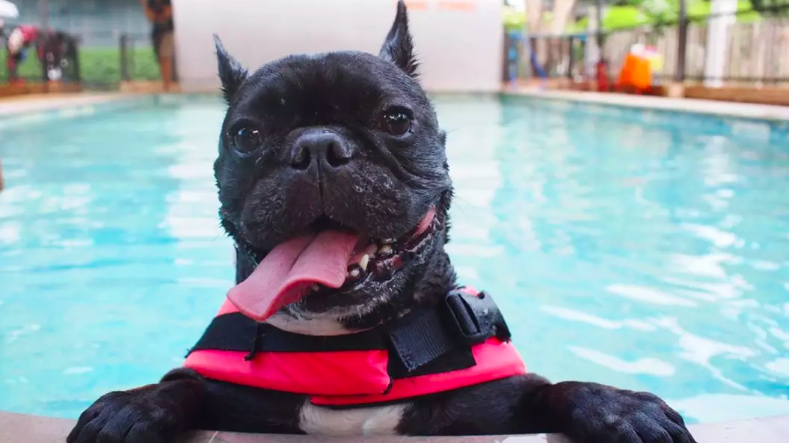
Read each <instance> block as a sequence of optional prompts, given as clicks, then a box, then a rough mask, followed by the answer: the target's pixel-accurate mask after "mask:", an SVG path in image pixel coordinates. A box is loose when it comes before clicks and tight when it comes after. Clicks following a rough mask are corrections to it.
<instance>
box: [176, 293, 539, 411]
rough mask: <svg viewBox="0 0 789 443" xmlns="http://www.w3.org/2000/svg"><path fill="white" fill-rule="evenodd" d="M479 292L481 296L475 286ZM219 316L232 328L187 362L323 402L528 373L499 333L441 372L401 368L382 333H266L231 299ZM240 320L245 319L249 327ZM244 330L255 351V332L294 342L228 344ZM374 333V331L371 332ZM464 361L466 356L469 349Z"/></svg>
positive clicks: (414, 392) (395, 396) (210, 374)
mask: <svg viewBox="0 0 789 443" xmlns="http://www.w3.org/2000/svg"><path fill="white" fill-rule="evenodd" d="M473 294H475V295H474V296H476V291H474V292H473ZM494 306H495V305H494ZM220 318H223V320H222V322H221V323H222V324H227V325H229V326H224V327H222V328H215V330H214V331H213V332H211V333H210V334H209V332H210V331H211V327H209V330H207V331H206V334H204V336H203V338H202V339H201V342H199V343H198V346H196V347H195V349H194V350H193V351H192V352H191V353H190V354H189V356H188V357H187V359H186V362H185V364H184V365H185V366H186V367H188V368H192V369H194V370H195V371H197V372H198V373H200V374H201V375H203V376H205V377H207V378H210V379H215V380H220V381H225V382H230V383H235V384H240V385H246V386H253V387H257V388H264V389H272V390H276V391H284V392H293V393H297V394H305V395H309V396H310V397H311V399H312V403H314V404H316V405H332V406H341V405H362V404H371V403H381V402H391V401H397V400H403V399H407V398H413V397H419V396H423V395H429V394H435V393H438V392H445V391H450V390H453V389H459V388H463V387H468V386H473V385H477V384H480V383H485V382H488V381H493V380H498V379H502V378H506V377H511V376H514V375H521V374H525V373H526V367H525V365H524V363H523V360H522V359H521V357H520V355H519V354H518V352H517V350H516V349H515V347H514V346H513V345H512V343H511V342H509V340H507V339H504V340H503V339H501V338H497V337H495V336H491V337H488V338H485V337H483V338H482V340H479V341H478V342H477V343H476V344H473V345H470V346H468V347H466V348H465V351H464V352H465V353H466V354H468V361H465V362H464V363H448V364H441V365H440V367H439V369H438V370H431V371H427V373H424V372H425V371H422V372H423V373H420V371H419V370H416V371H407V372H406V373H405V374H396V373H395V372H397V371H395V370H393V367H394V366H393V364H394V362H393V361H390V360H391V359H393V358H394V359H396V360H397V359H399V358H400V356H402V354H403V352H402V350H401V349H397V352H395V353H394V354H392V352H393V351H392V349H390V348H391V345H390V344H387V343H386V342H385V340H383V339H382V340H381V341H380V342H376V341H375V340H372V341H370V340H367V339H364V340H363V339H362V338H361V337H362V335H361V334H363V333H359V334H353V335H349V336H340V337H331V338H327V337H309V336H299V335H298V334H289V333H284V332H282V331H279V330H273V329H272V328H270V329H268V331H269V332H268V334H267V333H266V332H263V333H260V327H259V326H258V327H256V326H257V325H256V324H254V322H252V320H251V319H248V318H247V317H243V316H242V315H241V314H239V313H237V311H236V309H235V307H234V306H233V305H232V304H231V303H229V302H225V304H224V305H223V306H222V308H221V309H220V311H219V316H217V318H216V319H215V320H214V323H212V327H213V326H214V324H218V323H220V322H218V320H220ZM247 320H248V321H249V322H251V323H249V322H247ZM241 323H245V326H243V328H242V327H241V326H240V325H241ZM504 327H505V328H506V325H504ZM244 328H251V329H244ZM242 331H246V332H242ZM239 333H242V334H245V335H247V334H248V336H249V335H251V336H252V338H251V339H250V343H252V342H254V344H253V345H252V346H253V347H255V349H257V347H259V343H258V340H257V339H256V338H255V337H263V338H264V340H265V339H272V340H273V341H274V342H278V340H277V339H276V337H275V336H276V335H286V336H287V338H288V340H286V341H284V342H283V343H285V344H276V343H275V344H274V345H273V346H271V345H268V347H265V346H264V347H263V349H270V350H263V351H259V352H254V353H253V354H254V355H251V356H250V355H249V354H250V353H249V352H248V351H246V350H240V349H228V348H231V347H232V346H226V345H225V344H224V343H225V340H226V339H228V337H230V336H231V335H232V336H236V335H238V334H239ZM256 334H258V335H256ZM370 336H371V334H367V335H366V336H365V337H368V338H369V337H370ZM207 337H208V338H207ZM376 337H377V336H376ZM355 338H359V340H355ZM507 338H508V334H507ZM315 340H319V341H320V342H317V343H318V345H315V344H302V342H304V343H315ZM328 340H335V341H343V340H344V342H343V343H342V344H338V345H336V346H335V345H332V346H329V347H323V346H321V345H322V344H323V343H324V342H328ZM269 341H271V340H269ZM356 341H358V342H361V341H366V343H356ZM201 343H202V344H201ZM206 343H208V344H206ZM316 346H320V350H310V351H306V352H304V351H302V350H301V349H307V348H316ZM247 349H248V350H249V349H251V347H250V348H247ZM469 351H470V352H469ZM437 360H440V358H439V359H437ZM459 360H464V358H463V357H462V355H461V358H460V359H459ZM439 363H440V362H439Z"/></svg>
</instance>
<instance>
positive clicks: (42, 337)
mask: <svg viewBox="0 0 789 443" xmlns="http://www.w3.org/2000/svg"><path fill="white" fill-rule="evenodd" d="M437 109H438V112H439V115H440V118H441V121H442V125H443V126H444V128H445V129H446V130H447V131H448V138H449V156H450V165H451V173H452V176H453V179H454V181H455V186H456V198H455V200H454V206H453V208H452V216H453V224H452V242H451V244H450V245H449V247H448V249H449V251H450V253H451V256H452V259H453V262H454V263H455V266H456V268H457V270H458V273H459V275H460V276H461V278H462V280H463V281H464V283H468V284H472V285H474V286H476V287H479V288H483V289H486V290H488V291H490V292H491V293H492V294H493V295H494V297H496V299H497V301H498V303H499V304H500V305H502V307H503V308H504V310H505V311H506V312H507V316H508V319H509V323H510V325H511V327H512V329H513V332H514V335H515V340H516V344H517V345H518V347H519V349H520V350H521V352H522V354H523V355H524V358H525V359H526V361H527V364H528V366H529V368H530V370H532V371H535V372H539V373H542V374H545V375H547V376H549V377H550V378H551V379H553V380H564V379H584V380H594V381H598V382H603V383H610V384H616V385H619V386H622V387H626V388H631V389H644V390H651V391H654V392H656V393H658V394H660V395H662V396H664V397H665V398H667V399H668V400H669V401H670V403H671V404H672V405H674V406H675V407H677V408H678V409H680V410H681V411H683V412H684V413H685V414H686V415H687V416H688V417H689V418H690V419H691V420H697V421H719V420H728V419H735V418H745V417H750V416H762V415H772V414H779V413H789V400H788V399H787V396H789V388H787V386H789V259H787V258H786V257H789V198H787V196H785V195H784V192H785V191H784V190H785V189H789V186H787V185H789V142H778V141H767V140H766V139H764V138H758V137H757V138H750V139H748V138H742V139H735V138H729V137H724V136H721V135H716V134H715V131H714V130H710V129H709V127H708V126H709V125H711V124H713V123H711V122H710V121H709V120H704V119H700V118H699V119H698V122H693V123H694V125H688V121H687V120H688V119H694V118H695V117H689V116H677V119H683V123H684V125H683V126H682V127H681V128H680V126H677V127H673V126H671V125H668V126H667V125H662V126H660V125H655V124H639V123H638V120H637V119H635V118H632V116H630V117H628V118H624V117H623V118H619V119H614V118H611V117H606V116H602V115H600V114H595V113H583V112H580V111H579V110H578V108H577V107H576V108H571V107H567V109H562V108H561V107H560V106H558V105H554V106H550V107H549V106H546V105H535V104H533V103H532V104H529V103H510V102H508V103H506V104H504V103H501V102H500V101H499V100H498V99H494V98H480V97H444V98H439V99H438V100H437ZM222 110H223V109H222V105H221V104H220V102H219V101H207V100H204V101H191V102H189V103H172V104H168V105H160V106H158V107H155V108H153V107H152V108H144V109H137V110H128V111H124V112H121V111H118V112H114V113H107V114H104V115H99V116H96V117H91V118H89V119H82V120H74V121H56V122H49V123H47V125H46V126H40V125H39V126H28V127H24V128H13V129H10V128H5V129H2V131H3V133H2V134H0V137H1V138H2V140H3V142H2V145H0V156H2V157H3V162H4V167H5V175H6V179H7V182H8V186H9V187H8V189H7V191H5V192H4V193H2V194H0V409H8V410H15V411H20V412H31V413H39V414H48V415H59V416H66V417H75V416H76V415H77V414H78V413H79V412H80V411H81V410H82V409H83V408H84V407H85V406H87V405H88V404H89V403H90V402H91V401H92V400H94V399H95V398H96V397H98V396H99V395H101V394H102V393H104V392H107V391H109V390H114V389H122V388H127V387H131V386H136V385H140V384H144V383H149V382H152V381H155V380H156V379H157V378H158V377H159V376H160V375H161V374H163V373H164V372H165V371H166V370H167V369H169V368H170V367H172V366H174V365H177V364H179V362H180V361H181V357H182V356H183V354H184V352H185V350H186V349H187V348H188V347H189V346H190V345H191V344H192V343H193V341H194V339H195V338H196V337H197V336H198V335H199V334H200V332H201V330H202V328H203V327H204V326H205V324H206V323H207V321H208V319H210V317H211V316H212V314H213V313H214V310H215V309H216V307H217V305H218V304H219V303H220V302H221V299H222V297H223V295H224V292H225V291H226V289H227V288H228V287H229V286H230V285H231V283H232V276H233V269H232V254H231V252H232V246H231V245H230V243H229V241H228V240H227V239H226V238H225V236H224V235H223V234H222V232H221V230H220V229H219V227H218V223H217V217H216V209H217V200H216V195H215V189H214V184H213V179H212V172H211V167H212V162H213V158H214V156H215V154H216V139H217V133H218V125H219V121H220V119H221V114H222ZM622 112H623V113H624V112H632V111H622ZM653 117H654V116H652V117H649V118H650V120H652V119H653ZM695 123H697V125H695ZM697 129H698V130H697ZM713 129H714V128H713ZM746 129H747V128H746ZM746 132H747V131H746ZM752 132H753V131H751V133H752ZM756 132H758V131H756ZM757 135H758V134H757ZM780 143H783V144H780Z"/></svg>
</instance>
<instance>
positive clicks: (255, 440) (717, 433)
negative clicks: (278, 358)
mask: <svg viewBox="0 0 789 443" xmlns="http://www.w3.org/2000/svg"><path fill="white" fill-rule="evenodd" d="M72 426H74V421H73V420H66V419H61V418H49V417H37V416H33V415H23V414H13V413H9V412H0V443H59V442H65V441H66V436H67V435H68V433H69V431H70V430H71V428H72ZM690 430H691V433H692V434H693V436H694V437H695V438H696V441H697V442H698V443H786V442H788V441H789V417H768V418H760V419H755V420H744V421H737V422H731V423H717V424H707V425H693V426H690ZM326 440H327V439H326V438H323V437H310V436H304V435H290V436H288V435H260V434H234V433H230V432H194V433H191V434H189V435H187V436H184V438H183V439H182V440H181V442H180V443H315V442H319V441H326ZM337 440H338V441H346V442H351V441H355V442H361V441H375V442H376V443H407V442H424V443H569V441H568V440H567V439H566V438H564V437H562V436H560V435H522V436H505V435H498V436H481V437H432V438H422V437H410V438H404V437H399V438H398V437H376V438H369V437H368V438H363V437H353V438H347V439H337Z"/></svg>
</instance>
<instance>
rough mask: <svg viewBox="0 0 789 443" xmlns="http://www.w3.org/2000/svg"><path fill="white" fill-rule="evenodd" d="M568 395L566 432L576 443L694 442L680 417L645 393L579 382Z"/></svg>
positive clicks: (663, 403)
mask: <svg viewBox="0 0 789 443" xmlns="http://www.w3.org/2000/svg"><path fill="white" fill-rule="evenodd" d="M574 391H575V392H573V395H572V403H573V406H574V407H573V409H572V412H571V414H570V423H568V426H567V428H568V429H567V431H568V432H567V433H568V434H569V436H570V437H571V438H573V439H574V440H575V441H576V442H578V443H604V442H605V443H608V442H617V443H695V442H696V441H695V440H694V439H693V436H691V435H690V432H689V431H688V429H687V428H686V427H685V421H684V420H683V419H682V416H680V415H679V413H678V412H677V411H675V410H673V409H671V407H669V406H668V405H667V404H666V403H665V402H664V401H663V400H661V399H660V398H658V397H657V396H655V395H653V394H650V393H647V392H634V391H626V390H621V389H616V388H612V387H610V386H604V385H598V384H592V383H588V384H586V383H585V384H583V385H582V386H579V387H578V389H577V390H574Z"/></svg>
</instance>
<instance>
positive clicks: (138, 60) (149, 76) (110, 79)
mask: <svg viewBox="0 0 789 443" xmlns="http://www.w3.org/2000/svg"><path fill="white" fill-rule="evenodd" d="M31 56H32V57H31ZM0 60H1V61H2V67H0V83H5V82H6V81H7V80H8V71H7V70H6V68H5V50H4V49H1V50H0ZM79 61H80V71H81V76H82V82H83V83H84V84H85V85H87V86H89V87H90V86H94V85H95V86H112V85H115V84H117V83H118V82H120V81H121V70H120V66H121V61H120V51H119V50H118V49H117V48H81V49H80V50H79ZM129 65H130V66H129V70H130V77H131V79H132V80H158V79H159V65H158V64H157V63H156V59H155V57H154V53H153V48H134V49H133V50H131V51H130V52H129ZM18 70H19V74H20V75H21V76H22V77H23V78H25V79H26V80H28V81H34V80H39V79H41V77H42V74H41V64H40V63H38V60H36V57H35V51H30V50H28V55H27V59H26V60H25V61H24V62H23V63H22V64H21V65H20V66H19V68H18Z"/></svg>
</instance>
